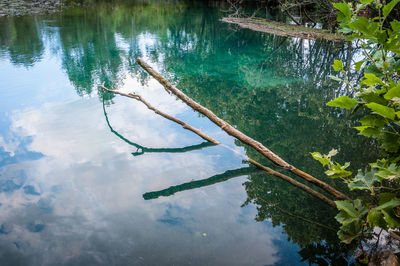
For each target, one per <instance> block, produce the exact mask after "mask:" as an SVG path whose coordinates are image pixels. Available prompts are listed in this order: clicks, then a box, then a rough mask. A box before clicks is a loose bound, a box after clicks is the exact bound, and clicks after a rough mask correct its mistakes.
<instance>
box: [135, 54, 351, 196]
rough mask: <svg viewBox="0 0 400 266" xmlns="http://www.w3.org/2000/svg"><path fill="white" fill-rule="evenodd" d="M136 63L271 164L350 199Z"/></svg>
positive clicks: (139, 60)
mask: <svg viewBox="0 0 400 266" xmlns="http://www.w3.org/2000/svg"><path fill="white" fill-rule="evenodd" d="M136 62H137V63H138V64H139V65H140V66H141V67H142V68H143V69H144V70H146V71H147V72H148V73H149V74H150V75H151V76H153V77H154V78H155V79H156V80H157V81H158V82H160V83H161V84H162V85H163V86H164V88H165V89H166V90H168V91H170V92H171V93H173V94H175V95H176V96H177V97H178V98H179V99H181V100H182V101H183V102H185V103H186V104H187V105H189V106H190V107H191V108H193V110H195V111H198V112H199V113H201V114H203V115H205V116H207V117H208V118H209V119H210V120H211V121H212V122H213V123H215V124H216V125H217V126H219V127H220V128H221V129H222V130H224V131H225V132H226V133H228V134H229V135H231V136H233V137H235V138H237V139H238V140H240V141H241V142H243V143H245V144H247V145H249V146H251V147H253V148H254V149H255V150H257V151H258V152H259V153H261V154H262V155H264V156H265V157H266V158H267V159H269V160H270V161H271V162H273V163H274V164H275V165H277V166H279V167H281V168H284V169H286V170H289V171H290V172H292V173H294V174H296V175H297V176H299V177H302V178H304V179H305V180H307V181H308V182H310V183H313V184H315V185H317V186H319V187H321V188H322V189H324V190H325V191H327V192H328V193H330V194H331V195H333V196H334V197H335V198H337V199H350V198H349V197H347V196H346V195H344V194H343V193H341V192H339V191H338V190H336V189H335V188H333V187H331V186H330V185H328V184H326V183H325V182H322V181H321V180H318V179H317V178H315V177H313V176H311V175H310V174H307V173H305V172H303V171H302V170H300V169H297V168H296V167H294V166H293V165H291V164H289V163H287V162H286V161H284V160H283V159H282V158H280V157H279V156H278V155H276V154H275V153H273V152H272V151H270V150H269V149H268V148H267V147H265V146H264V145H262V144H261V143H260V142H258V141H256V140H254V139H252V138H251V137H249V136H247V135H245V134H244V133H242V132H241V131H239V130H237V129H236V128H234V127H233V126H231V125H230V124H229V123H227V122H226V121H224V120H222V119H221V118H219V117H218V116H216V115H215V114H214V113H213V112H212V111H211V110H209V109H207V108H206V107H204V106H202V105H200V104H199V103H197V102H195V101H194V100H192V99H191V98H189V97H188V96H187V95H186V94H184V93H183V92H182V91H180V90H179V89H177V88H176V87H174V86H173V85H172V84H171V83H169V82H168V80H166V79H165V78H164V77H163V76H161V75H160V74H159V73H157V72H156V71H155V70H154V69H153V68H152V67H150V66H149V65H148V64H147V63H146V62H144V61H143V60H142V59H140V58H137V59H136Z"/></svg>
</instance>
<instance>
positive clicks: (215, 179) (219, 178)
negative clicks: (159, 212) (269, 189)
mask: <svg viewBox="0 0 400 266" xmlns="http://www.w3.org/2000/svg"><path fill="white" fill-rule="evenodd" d="M253 172H262V171H261V170H258V169H257V168H254V167H243V168H239V169H235V170H228V171H226V172H225V173H223V174H219V175H214V176H212V177H210V178H207V179H202V180H196V181H192V182H188V183H184V184H181V185H177V186H172V187H169V188H167V189H163V190H159V191H153V192H147V193H145V194H143V198H144V199H145V200H150V199H156V198H158V197H160V196H164V197H168V196H171V195H174V194H175V193H176V192H180V191H185V190H190V189H194V188H200V187H205V186H210V185H213V184H216V183H219V182H223V181H226V180H228V179H231V178H234V177H238V176H243V175H249V174H251V173H253Z"/></svg>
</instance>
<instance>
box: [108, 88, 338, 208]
mask: <svg viewBox="0 0 400 266" xmlns="http://www.w3.org/2000/svg"><path fill="white" fill-rule="evenodd" d="M101 88H102V89H104V90H106V91H108V92H111V93H115V94H119V95H121V96H125V97H128V98H132V99H135V100H137V101H140V102H142V103H143V104H145V105H146V106H147V108H149V109H150V110H152V111H154V112H155V113H156V114H158V115H161V116H162V117H164V118H167V119H168V120H171V121H173V122H175V123H178V124H180V125H182V127H183V128H185V129H188V130H190V131H192V132H193V133H195V134H197V135H199V136H200V137H202V138H203V139H205V140H208V141H210V142H211V143H214V144H216V145H218V144H220V143H219V142H218V141H216V140H215V139H213V138H212V137H210V136H208V135H206V134H205V133H203V132H202V131H200V130H199V129H197V128H194V127H192V126H190V125H188V124H186V123H185V122H183V121H181V120H179V119H177V118H175V117H172V116H170V115H168V114H166V113H163V112H161V111H159V110H158V109H156V108H154V107H153V106H151V105H150V104H149V103H148V102H146V101H145V100H144V99H143V98H142V97H141V96H140V95H137V94H133V93H123V92H120V91H116V90H110V89H108V88H106V87H105V86H104V83H103V84H102V85H101ZM222 146H223V147H225V148H228V149H229V150H231V151H233V152H235V153H237V151H235V150H233V149H230V148H229V147H227V146H225V145H222ZM241 155H242V154H241ZM242 156H243V157H245V158H246V159H247V160H248V161H249V163H251V164H253V165H255V166H257V167H258V168H260V169H262V170H264V171H266V172H268V173H269V174H271V175H274V176H276V177H279V178H281V179H283V180H285V181H287V182H289V183H290V184H292V185H294V186H296V187H298V188H300V189H302V190H304V191H306V192H307V193H309V194H311V195H313V196H314V197H316V198H318V199H320V200H322V201H323V202H325V203H327V204H329V205H331V206H332V207H334V208H335V207H336V204H335V203H334V202H333V201H332V200H330V199H328V198H327V197H325V196H324V195H322V194H321V193H319V192H317V191H315V190H313V189H311V188H309V187H307V186H306V185H304V184H302V183H300V182H297V181H296V180H294V179H293V178H291V177H289V176H287V175H284V174H282V173H280V172H277V171H275V170H273V169H271V168H269V167H266V166H264V165H262V164H260V163H259V162H257V161H255V160H253V159H251V158H248V157H247V156H244V155H242Z"/></svg>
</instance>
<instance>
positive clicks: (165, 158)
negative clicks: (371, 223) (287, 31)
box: [0, 1, 374, 265]
mask: <svg viewBox="0 0 400 266" xmlns="http://www.w3.org/2000/svg"><path fill="white" fill-rule="evenodd" d="M225 8H226V7H223V6H219V5H218V4H210V5H206V4H200V3H198V2H176V1H173V2H165V1H160V2H156V1H152V2H147V1H146V2H123V1H122V2H118V3H104V2H100V3H97V4H96V5H93V6H90V7H87V8H74V9H68V10H65V11H64V12H63V13H60V14H55V15H48V16H26V17H16V18H0V93H1V94H0V95H1V98H0V213H1V215H0V264H1V265H296V264H309V263H312V264H321V265H324V264H328V263H330V264H333V265H344V264H346V261H348V260H349V259H350V257H351V252H352V250H353V247H349V246H341V245H339V243H338V241H337V237H336V234H335V230H336V229H337V224H336V223H335V222H334V218H333V217H334V215H335V210H332V209H330V207H329V206H326V205H324V204H323V203H321V202H319V201H318V200H316V199H315V198H313V197H312V196H310V195H308V194H306V193H304V192H302V191H300V190H299V189H297V188H294V187H292V186H290V185H289V184H287V183H285V182H284V181H281V180H278V179H276V178H275V177H273V176H269V175H266V174H264V173H262V172H259V171H256V170H255V169H253V168H252V167H251V166H249V165H248V163H247V162H246V161H244V160H243V159H242V157H241V156H238V155H236V154H234V153H232V152H231V151H229V150H227V149H225V148H223V147H220V146H209V145H207V144H206V145H204V143H203V142H204V141H203V140H202V139H200V138H199V137H198V136H197V135H194V134H192V133H191V132H189V131H186V130H183V129H182V128H180V127H179V126H177V125H175V124H173V123H171V122H169V121H167V120H165V119H163V118H161V117H159V116H157V115H155V114H154V113H152V112H151V111H149V110H147V109H146V108H145V107H144V106H143V105H142V104H141V103H139V102H135V101H133V100H130V99H127V98H123V97H120V96H115V97H114V96H113V95H109V94H104V93H102V92H101V91H99V89H98V86H99V85H100V84H101V83H102V82H103V81H104V82H106V85H107V86H109V87H110V88H114V89H121V90H124V91H127V92H128V91H135V92H137V93H139V94H140V95H142V96H143V97H144V98H145V99H146V100H147V101H149V102H151V103H152V104H153V105H154V106H156V107H157V108H159V109H161V110H163V111H165V112H167V113H169V114H171V115H174V116H176V117H178V118H180V119H183V120H184V121H186V122H188V123H190V124H191V125H193V126H195V127H198V128H201V129H202V130H203V131H204V132H206V133H207V134H209V135H211V136H213V137H215V138H216V139H218V140H219V141H221V142H222V143H224V144H225V145H227V146H230V147H231V148H233V149H235V150H237V151H238V152H240V153H241V154H246V155H248V156H250V157H252V158H254V159H256V160H258V161H263V162H264V163H265V164H266V165H270V164H269V163H268V162H267V161H265V160H264V159H263V158H262V157H260V156H259V155H258V154H257V153H256V152H254V151H253V150H251V149H250V148H248V147H246V146H243V145H242V144H240V143H239V142H238V141H236V140H234V139H233V138H231V137H230V136H228V135H227V134H225V133H224V132H223V131H221V130H220V129H219V128H218V127H216V126H215V125H213V124H212V123H211V122H210V121H209V120H208V119H206V118H205V117H202V116H199V115H198V114H197V113H195V112H193V111H192V110H190V109H189V108H188V107H187V106H186V105H185V104H183V103H182V102H180V101H179V100H177V99H176V98H175V97H173V96H170V95H168V94H167V93H166V92H165V91H164V90H163V89H162V86H161V85H159V84H158V83H157V82H156V81H155V80H154V79H152V78H150V77H149V76H148V75H146V73H145V72H143V71H142V70H141V69H140V67H139V66H138V65H137V64H136V63H135V59H136V58H137V57H141V58H143V59H144V60H145V61H147V62H148V63H149V64H150V65H152V66H153V67H154V68H156V69H157V70H158V71H160V72H161V73H162V74H163V75H164V76H166V77H167V78H168V79H169V80H170V81H171V82H172V83H174V84H175V85H176V86H177V87H178V88H180V89H182V90H183V91H184V92H185V93H187V94H188V95H189V96H190V97H192V98H194V99H195V100H196V101H198V102H200V103H201V104H203V105H204V106H206V107H208V108H209V109H211V110H213V111H214V112H215V113H216V114H217V115H219V116H221V117H222V118H223V119H225V120H227V121H228V122H230V123H231V124H233V125H234V126H235V127H237V128H238V129H239V130H241V131H243V132H245V133H246V134H248V135H250V136H251V137H253V138H255V139H257V140H259V141H260V142H262V143H264V144H265V145H266V146H267V147H269V148H271V149H272V150H273V151H274V152H275V153H277V154H279V155H280V156H281V157H283V158H284V159H285V160H287V161H288V162H291V163H292V164H293V165H295V166H297V167H299V168H301V169H303V170H306V171H307V172H310V173H311V174H314V175H315V176H318V177H320V178H322V179H323V169H322V168H321V167H320V166H319V165H318V163H315V162H314V161H313V160H312V158H311V156H310V154H309V152H312V151H321V152H325V153H326V152H328V151H329V150H330V149H331V148H338V149H339V150H340V155H339V156H338V158H337V159H338V160H339V161H341V162H344V161H348V160H351V161H352V167H353V169H357V168H358V167H361V166H362V165H363V164H364V163H365V162H368V161H371V160H372V158H373V157H374V150H371V151H370V152H368V153H367V154H364V153H362V152H360V151H364V150H365V149H363V147H364V145H366V144H369V142H368V140H367V139H365V138H362V137H360V136H356V132H355V130H353V129H351V126H354V125H355V124H356V123H355V117H353V116H351V115H350V114H349V113H346V112H343V111H341V110H337V109H334V108H327V107H326V106H325V102H327V101H329V100H331V99H333V98H334V97H336V96H338V95H341V94H343V93H346V92H345V91H344V90H342V89H340V86H339V84H337V83H335V82H334V81H331V80H330V79H329V78H328V75H330V74H333V73H332V69H331V67H330V65H331V64H332V63H333V60H334V59H336V58H340V59H343V60H344V61H346V60H349V59H351V57H352V56H353V53H354V51H352V50H351V49H349V47H347V46H346V45H334V44H332V43H329V42H323V41H309V40H300V39H295V38H284V37H277V36H273V35H269V34H266V33H258V32H253V31H250V30H244V29H239V28H237V27H235V26H232V25H228V24H225V23H223V22H220V21H219V19H220V18H221V17H222V16H223V15H224V13H223V12H222V11H221V10H223V9H225ZM354 78H356V77H354ZM326 182H329V183H330V184H332V185H334V183H333V182H332V181H331V180H326ZM339 188H340V189H342V190H343V188H342V187H340V186H339ZM276 206H277V207H276ZM288 213H290V214H292V215H288ZM293 215H295V216H297V217H294V216H293ZM298 216H301V217H303V218H306V219H308V220H311V221H314V222H318V223H320V224H324V225H325V226H328V227H330V228H331V229H332V230H330V229H327V228H325V227H321V226H319V225H316V224H314V223H309V222H306V221H303V220H301V219H299V218H298Z"/></svg>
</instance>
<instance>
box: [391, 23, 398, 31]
mask: <svg viewBox="0 0 400 266" xmlns="http://www.w3.org/2000/svg"><path fill="white" fill-rule="evenodd" d="M390 26H392V29H393V30H394V31H400V22H398V21H397V20H393V21H392V22H390Z"/></svg>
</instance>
